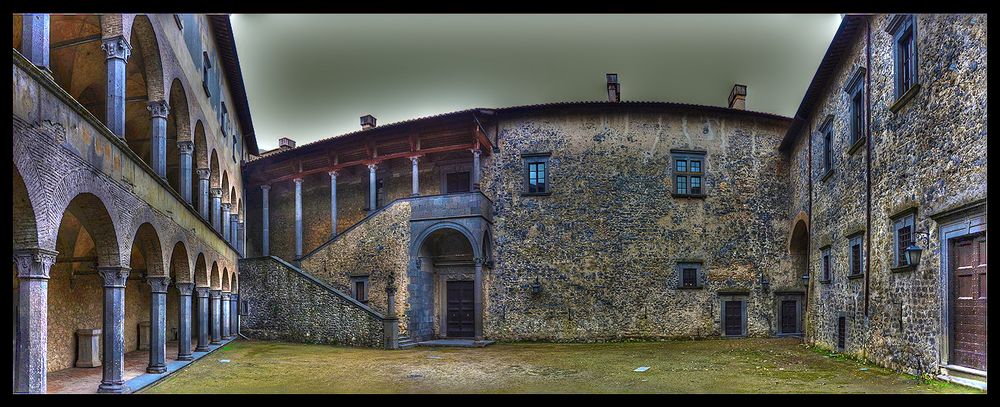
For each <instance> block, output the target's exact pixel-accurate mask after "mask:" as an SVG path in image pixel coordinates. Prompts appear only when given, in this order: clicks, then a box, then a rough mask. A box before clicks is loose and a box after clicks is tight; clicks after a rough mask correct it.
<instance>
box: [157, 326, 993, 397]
mask: <svg viewBox="0 0 1000 407" xmlns="http://www.w3.org/2000/svg"><path fill="white" fill-rule="evenodd" d="M827 356H828V355H824V354H822V353H820V352H816V351H813V350H811V349H810V348H809V347H806V346H804V345H801V344H800V343H799V341H798V340H796V339H787V338H786V339H739V340H724V339H719V340H699V341H667V342H623V343H592V344H565V343H560V344H554V343H510V344H507V343H503V344H496V345H492V346H489V347H486V348H415V349H409V350H400V351H384V350H378V349H364V348H348V347H338V346H325V345H309V344H291V343H280V342H253V341H238V342H233V343H231V344H230V345H228V346H227V347H226V348H224V349H221V350H219V351H218V352H215V353H213V354H211V355H209V357H207V358H205V359H202V360H200V361H198V362H195V363H193V364H192V365H190V366H188V367H187V368H185V369H184V370H182V371H181V372H178V373H176V374H174V375H172V376H170V377H168V378H166V379H164V380H163V381H161V382H160V383H157V384H156V385H154V386H152V387H150V388H147V389H145V390H144V391H143V392H144V393H967V392H968V393H975V392H976V391H975V390H973V389H969V388H965V387H962V386H957V385H953V384H951V383H946V382H941V381H936V380H931V381H920V380H916V379H915V378H914V377H913V376H910V375H905V374H900V373H896V372H893V371H890V370H887V369H883V368H879V367H876V366H872V365H864V364H861V363H859V362H857V361H853V360H848V359H843V358H836V357H827ZM220 359H228V360H230V362H229V363H221V362H220V361H219V360H220ZM639 366H649V367H650V368H649V370H647V371H646V372H642V373H638V372H634V371H633V370H634V369H635V368H637V367H639ZM862 368H865V369H866V370H861V369H862Z"/></svg>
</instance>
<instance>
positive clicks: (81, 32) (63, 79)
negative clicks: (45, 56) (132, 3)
mask: <svg viewBox="0 0 1000 407" xmlns="http://www.w3.org/2000/svg"><path fill="white" fill-rule="evenodd" d="M102 20H105V17H103V16H99V15H96V14H50V15H49V43H50V44H59V43H63V44H67V43H73V42H76V43H75V45H72V46H65V47H59V48H55V49H52V50H50V51H49V69H50V70H51V72H52V78H53V79H54V80H55V82H56V83H57V84H59V86H60V87H62V88H63V89H64V90H65V91H66V92H67V93H69V94H70V96H72V97H73V98H74V99H76V100H77V101H78V102H80V104H81V105H83V107H84V108H85V109H87V111H88V112H90V113H91V114H92V115H94V117H96V118H97V119H98V120H100V121H101V122H102V123H103V122H106V120H105V116H106V115H107V112H106V110H105V108H106V106H105V105H106V103H107V101H106V99H107V86H106V81H107V63H106V61H105V58H106V54H105V53H104V50H102V49H101V40H100V38H101V37H103V38H110V37H111V36H112V35H107V34H106V33H105V32H104V29H103V23H104V21H102ZM119 20H120V18H119ZM119 31H120V30H119ZM95 37H97V39H93V38H95Z"/></svg>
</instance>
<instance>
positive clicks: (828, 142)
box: [820, 116, 833, 178]
mask: <svg viewBox="0 0 1000 407" xmlns="http://www.w3.org/2000/svg"><path fill="white" fill-rule="evenodd" d="M820 133H821V134H822V135H823V154H822V155H821V158H822V160H823V163H822V167H820V168H821V169H822V171H823V178H826V177H828V176H829V175H830V174H831V173H833V117H832V116H831V117H830V118H829V119H827V120H826V122H825V124H823V126H822V127H820Z"/></svg>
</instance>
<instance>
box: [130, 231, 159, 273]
mask: <svg viewBox="0 0 1000 407" xmlns="http://www.w3.org/2000/svg"><path fill="white" fill-rule="evenodd" d="M163 264H164V263H163V249H162V246H161V244H160V235H159V233H157V232H156V228H154V227H153V225H152V224H151V223H148V222H146V223H143V224H142V225H140V226H139V228H138V229H136V232H135V238H134V239H133V243H132V254H131V258H130V260H129V267H131V268H132V270H133V271H141V270H143V269H144V270H145V275H146V276H150V277H154V276H155V277H164V276H167V269H166V268H165V267H164V266H163Z"/></svg>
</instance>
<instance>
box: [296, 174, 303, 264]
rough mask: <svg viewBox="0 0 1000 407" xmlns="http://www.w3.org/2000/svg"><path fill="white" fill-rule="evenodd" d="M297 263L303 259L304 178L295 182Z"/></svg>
mask: <svg viewBox="0 0 1000 407" xmlns="http://www.w3.org/2000/svg"><path fill="white" fill-rule="evenodd" d="M294 181H295V261H296V262H298V260H299V257H302V178H296V179H295V180H294Z"/></svg>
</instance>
